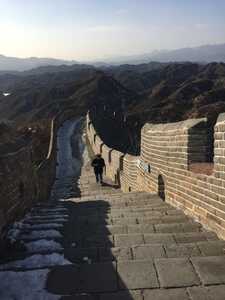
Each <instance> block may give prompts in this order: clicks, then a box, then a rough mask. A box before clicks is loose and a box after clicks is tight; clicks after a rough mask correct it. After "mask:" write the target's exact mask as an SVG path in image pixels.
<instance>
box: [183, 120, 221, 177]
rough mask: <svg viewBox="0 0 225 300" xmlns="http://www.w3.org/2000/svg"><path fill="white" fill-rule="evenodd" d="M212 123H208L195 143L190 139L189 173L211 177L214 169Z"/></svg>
mask: <svg viewBox="0 0 225 300" xmlns="http://www.w3.org/2000/svg"><path fill="white" fill-rule="evenodd" d="M214 125H215V124H214V123H213V122H212V121H211V122H208V124H207V127H206V130H205V131H204V134H203V133H202V136H201V137H200V138H198V139H199V140H198V141H196V139H194V141H193V143H192V139H191V137H190V142H189V147H190V149H192V150H191V151H192V152H191V158H190V161H189V163H188V169H189V170H190V171H191V172H194V173H199V174H205V175H212V173H213V169H214V163H213V159H214Z"/></svg>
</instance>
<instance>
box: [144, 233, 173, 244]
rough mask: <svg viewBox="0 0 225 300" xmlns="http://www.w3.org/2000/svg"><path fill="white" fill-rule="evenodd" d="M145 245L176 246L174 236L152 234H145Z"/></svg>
mask: <svg viewBox="0 0 225 300" xmlns="http://www.w3.org/2000/svg"><path fill="white" fill-rule="evenodd" d="M144 240H145V244H174V243H175V240H174V238H173V235H172V234H167V233H152V234H144Z"/></svg>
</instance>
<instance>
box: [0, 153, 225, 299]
mask: <svg viewBox="0 0 225 300" xmlns="http://www.w3.org/2000/svg"><path fill="white" fill-rule="evenodd" d="M67 160H68V157H67ZM78 177H79V179H78V178H77V179H78V180H77V181H76V180H75V179H74V181H72V183H71V174H70V178H69V180H68V181H67V178H66V177H65V178H58V180H57V182H56V183H57V184H55V186H54V188H53V194H52V195H54V201H53V202H50V203H48V204H39V205H36V206H35V207H34V208H33V210H32V211H31V212H30V213H28V214H27V215H26V216H25V218H24V219H23V220H22V221H21V222H20V223H16V224H14V227H13V230H12V232H11V233H10V234H11V235H12V236H13V237H14V236H15V235H16V234H17V233H18V235H17V237H16V238H17V240H18V241H22V242H23V243H24V245H25V249H26V250H24V249H23V247H21V249H18V250H17V251H14V252H12V253H9V254H10V255H8V257H7V259H6V258H5V260H3V261H2V264H1V265H0V299H6V300H7V299H23V300H24V299H68V300H70V299H71V300H72V299H76V300H80V299H83V300H86V299H88V300H89V299H95V300H131V299H134V300H136V299H138V300H139V299H141V300H153V299H154V300H203V299H204V300H206V299H207V300H224V299H225V256H224V253H225V252H224V248H225V242H224V241H221V240H219V239H218V238H217V236H216V235H215V234H214V233H212V232H208V231H207V230H205V229H204V228H202V226H201V225H200V224H198V223H196V222H194V221H193V220H192V219H190V218H188V217H187V216H185V215H184V213H183V212H182V211H179V210H177V209H175V208H173V207H171V206H170V205H169V204H167V203H165V202H163V201H162V200H161V199H160V198H159V197H158V196H156V195H155V196H154V195H150V194H148V193H145V192H138V193H135V192H132V193H126V194H125V193H122V192H121V191H120V190H119V189H118V188H117V187H116V186H115V185H113V184H112V183H111V182H110V181H109V180H107V179H106V180H105V185H104V186H100V185H97V184H96V183H95V179H94V176H93V173H92V170H91V168H90V164H89V159H88V157H87V152H86V151H84V153H83V166H82V169H81V173H80V174H79V175H78ZM75 181H76V185H77V187H76V189H68V185H69V184H74V182H75ZM64 185H66V186H67V189H66V195H65V196H63V186H64ZM68 190H70V194H68ZM59 195H60V196H59ZM55 199H57V201H56V200H55ZM17 231H18V232H17Z"/></svg>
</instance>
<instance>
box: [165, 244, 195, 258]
mask: <svg viewBox="0 0 225 300" xmlns="http://www.w3.org/2000/svg"><path fill="white" fill-rule="evenodd" d="M165 250H166V255H167V257H169V258H173V257H191V256H201V252H200V251H199V249H198V247H197V246H196V245H194V244H184V245H182V244H179V245H177V244H171V245H165Z"/></svg>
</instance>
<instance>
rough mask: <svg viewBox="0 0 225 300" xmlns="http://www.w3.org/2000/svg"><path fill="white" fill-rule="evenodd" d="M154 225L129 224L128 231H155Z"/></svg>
mask: <svg viewBox="0 0 225 300" xmlns="http://www.w3.org/2000/svg"><path fill="white" fill-rule="evenodd" d="M153 232H154V227H153V225H151V224H146V225H128V233H153Z"/></svg>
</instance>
